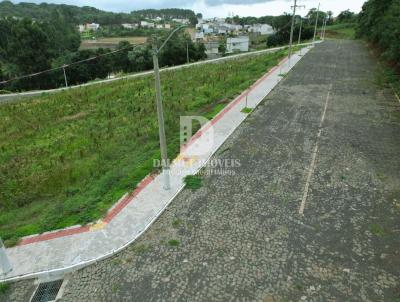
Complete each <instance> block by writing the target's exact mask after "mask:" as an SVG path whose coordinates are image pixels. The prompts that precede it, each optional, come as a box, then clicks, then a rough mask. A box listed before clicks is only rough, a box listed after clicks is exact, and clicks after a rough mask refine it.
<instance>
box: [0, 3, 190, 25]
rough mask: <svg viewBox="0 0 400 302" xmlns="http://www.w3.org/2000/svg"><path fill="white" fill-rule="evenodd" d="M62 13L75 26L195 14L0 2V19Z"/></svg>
mask: <svg viewBox="0 0 400 302" xmlns="http://www.w3.org/2000/svg"><path fill="white" fill-rule="evenodd" d="M59 12H62V13H63V14H65V15H67V16H68V18H69V19H70V22H71V23H74V24H76V25H78V24H83V23H92V22H96V23H100V24H101V25H114V24H121V23H133V22H138V21H140V20H144V19H146V18H156V17H164V18H166V19H172V18H181V19H189V20H190V21H192V22H193V21H194V18H195V17H196V15H195V13H194V12H193V11H191V10H188V9H179V8H169V9H160V10H155V9H146V10H139V11H133V12H131V13H113V12H106V11H102V10H99V9H97V8H94V7H90V6H84V7H78V6H74V5H66V4H50V3H41V4H34V3H26V2H22V3H18V4H13V3H12V2H11V1H2V2H0V18H1V17H19V18H32V19H39V20H49V19H50V18H51V17H52V16H53V15H54V14H55V13H59Z"/></svg>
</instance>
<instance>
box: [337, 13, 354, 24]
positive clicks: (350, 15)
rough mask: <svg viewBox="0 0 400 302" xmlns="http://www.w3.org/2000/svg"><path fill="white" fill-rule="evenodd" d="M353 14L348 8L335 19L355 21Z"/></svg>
mask: <svg viewBox="0 0 400 302" xmlns="http://www.w3.org/2000/svg"><path fill="white" fill-rule="evenodd" d="M354 16H355V14H354V13H353V12H351V11H350V10H345V11H342V12H341V13H340V14H339V15H338V17H337V21H338V22H339V23H345V22H346V23H351V22H353V21H355V20H354V19H355V18H354Z"/></svg>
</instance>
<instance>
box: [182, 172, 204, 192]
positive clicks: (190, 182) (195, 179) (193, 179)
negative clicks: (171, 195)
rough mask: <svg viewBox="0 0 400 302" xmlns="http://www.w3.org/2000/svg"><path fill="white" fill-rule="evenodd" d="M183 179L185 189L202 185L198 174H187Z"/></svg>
mask: <svg viewBox="0 0 400 302" xmlns="http://www.w3.org/2000/svg"><path fill="white" fill-rule="evenodd" d="M184 181H185V184H186V188H187V189H192V190H198V189H200V188H201V187H202V186H203V184H202V180H201V177H200V176H198V175H188V176H186V177H185V180H184Z"/></svg>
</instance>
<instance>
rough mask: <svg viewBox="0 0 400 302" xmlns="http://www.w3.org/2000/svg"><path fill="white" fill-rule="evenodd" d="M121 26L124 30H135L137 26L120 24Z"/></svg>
mask: <svg viewBox="0 0 400 302" xmlns="http://www.w3.org/2000/svg"><path fill="white" fill-rule="evenodd" d="M121 26H122V27H123V28H126V29H135V28H137V27H138V25H137V24H131V23H123V24H121Z"/></svg>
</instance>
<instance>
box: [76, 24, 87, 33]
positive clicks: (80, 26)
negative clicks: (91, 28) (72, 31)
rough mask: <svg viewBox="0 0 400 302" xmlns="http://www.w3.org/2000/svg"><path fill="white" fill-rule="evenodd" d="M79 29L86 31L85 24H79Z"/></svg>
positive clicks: (81, 31)
mask: <svg viewBox="0 0 400 302" xmlns="http://www.w3.org/2000/svg"><path fill="white" fill-rule="evenodd" d="M78 30H79V32H80V33H83V32H84V31H85V25H83V24H79V25H78Z"/></svg>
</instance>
